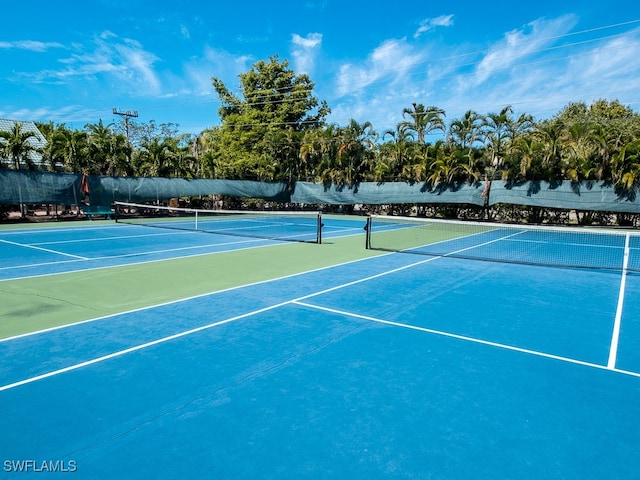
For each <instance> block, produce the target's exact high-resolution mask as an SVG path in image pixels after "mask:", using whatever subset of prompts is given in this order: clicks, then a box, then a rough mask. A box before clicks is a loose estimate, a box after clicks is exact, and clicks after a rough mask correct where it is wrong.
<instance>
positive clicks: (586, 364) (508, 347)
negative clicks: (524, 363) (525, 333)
mask: <svg viewBox="0 0 640 480" xmlns="http://www.w3.org/2000/svg"><path fill="white" fill-rule="evenodd" d="M293 303H294V304H296V305H300V306H303V307H308V308H312V309H315V310H321V311H324V312H329V313H335V314H336V315H344V316H347V317H353V318H359V319H361V320H367V321H369V322H375V323H382V324H384V325H391V326H394V327H401V328H406V329H409V330H417V331H420V332H425V333H431V334H433V335H439V336H442V337H448V338H455V339H456V340H463V341H465V342H471V343H479V344H481V345H487V346H490V347H495V348H501V349H504V350H511V351H514V352H519V353H525V354H528V355H534V356H537V357H543V358H549V359H552V360H558V361H561V362H565V363H572V364H575V365H582V366H584V367H590V368H595V369H598V370H607V371H614V372H617V373H622V374H624V375H629V376H632V377H639V378H640V373H637V372H630V371H627V370H618V369H616V368H609V367H608V366H605V365H598V364H597V363H591V362H585V361H582V360H576V359H574V358H569V357H563V356H560V355H553V354H550V353H544V352H538V351H536V350H530V349H527V348H521V347H515V346H513V345H506V344H504V343H497V342H491V341H489V340H482V339H479V338H474V337H467V336H465V335H458V334H456V333H450V332H444V331H442V330H434V329H432V328H426V327H419V326H417V325H410V324H407V323H400V322H394V321H390V320H383V319H380V318H375V317H369V316H367V315H360V314H357V313H352V312H346V311H344V310H337V309H335V308H327V307H321V306H319V305H313V304H311V303H306V302H301V301H298V300H295V301H293Z"/></svg>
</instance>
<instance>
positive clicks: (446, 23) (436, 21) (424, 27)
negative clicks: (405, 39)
mask: <svg viewBox="0 0 640 480" xmlns="http://www.w3.org/2000/svg"><path fill="white" fill-rule="evenodd" d="M452 25H453V15H440V16H439V17H434V18H425V19H424V20H422V21H421V22H420V27H418V30H416V32H415V33H414V34H413V38H418V37H420V36H421V35H422V34H423V33H426V32H428V31H429V30H433V29H434V28H436V27H450V26H452Z"/></svg>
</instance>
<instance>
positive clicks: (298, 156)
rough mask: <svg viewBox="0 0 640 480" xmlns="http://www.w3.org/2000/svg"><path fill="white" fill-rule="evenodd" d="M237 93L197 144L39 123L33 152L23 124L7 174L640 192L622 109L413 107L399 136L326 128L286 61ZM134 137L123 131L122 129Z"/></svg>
mask: <svg viewBox="0 0 640 480" xmlns="http://www.w3.org/2000/svg"><path fill="white" fill-rule="evenodd" d="M239 78H240V87H239V92H240V93H239V94H234V93H232V92H231V90H230V89H229V88H228V87H227V86H226V85H225V84H224V83H223V82H222V81H221V80H219V79H217V78H215V77H214V78H213V79H212V85H213V87H214V89H215V90H216V92H217V94H218V96H219V98H220V101H221V107H220V108H219V110H218V116H219V118H220V125H218V126H216V127H212V128H209V129H206V130H204V131H202V132H201V133H200V134H199V135H192V134H181V133H179V126H178V125H176V124H171V123H169V124H160V125H157V124H156V123H155V122H153V121H152V122H149V123H146V124H145V123H137V122H133V121H129V122H128V123H126V125H125V123H124V122H120V123H112V124H105V123H103V121H102V120H100V121H99V122H98V123H97V124H87V125H86V126H85V127H84V129H82V130H74V129H70V128H68V127H67V126H65V125H64V124H57V125H56V124H54V123H53V122H50V123H37V126H38V128H39V130H40V131H41V132H42V134H43V135H44V136H45V138H46V140H47V142H46V146H45V147H44V148H43V149H42V150H40V151H38V152H37V153H39V155H40V156H41V158H42V160H41V161H40V162H39V163H37V164H36V163H35V162H34V161H33V160H32V158H33V157H32V155H30V154H31V153H33V151H34V147H33V146H31V144H30V142H29V138H30V137H31V136H33V135H34V134H33V133H31V132H26V131H24V130H23V129H22V128H21V125H20V123H19V122H18V123H16V124H15V126H14V128H13V129H12V131H0V160H1V161H0V167H2V168H29V169H46V170H51V171H66V172H76V173H79V172H83V173H88V174H99V175H109V176H159V177H183V178H224V179H252V180H262V181H284V182H294V181H314V182H325V183H329V182H331V183H334V184H336V185H351V184H355V183H358V182H362V181H373V182H425V183H428V184H431V185H434V186H435V185H438V184H440V183H445V184H449V183H455V182H469V183H474V182H478V181H481V180H483V179H486V178H489V179H502V180H507V181H526V180H546V181H561V180H569V181H583V180H600V181H607V182H611V183H613V184H615V185H616V186H617V187H619V188H623V189H634V188H636V187H637V186H638V185H640V157H639V155H640V115H638V114H637V113H636V112H634V111H633V110H632V109H631V108H630V107H627V106H625V105H623V104H621V103H620V102H619V101H618V100H606V99H600V100H597V101H595V102H593V103H592V104H590V105H587V104H586V103H584V102H572V103H569V104H568V105H566V106H565V107H564V108H562V109H561V110H560V111H559V112H558V113H557V114H556V115H554V116H553V117H551V118H548V119H544V120H536V119H534V117H533V116H531V115H528V114H515V113H514V110H513V108H512V107H511V106H505V107H503V108H501V109H500V110H497V111H495V112H488V113H479V112H475V111H473V110H469V111H467V112H466V113H464V114H463V115H462V116H461V117H460V118H452V119H448V118H447V116H446V112H445V111H444V110H443V109H441V108H438V107H437V106H425V104H424V103H419V102H415V103H413V104H412V105H410V106H407V107H406V108H404V109H403V110H402V112H401V118H402V120H401V121H399V122H398V123H397V124H396V126H395V127H394V128H392V129H387V130H384V131H377V130H376V129H375V128H374V125H372V123H371V122H369V121H366V120H365V121H358V120H355V119H351V120H349V121H348V122H347V124H346V125H337V124H334V123H330V122H328V121H327V117H328V116H329V114H330V113H331V110H330V108H329V106H328V104H327V102H326V101H321V100H319V99H318V98H317V97H316V96H315V95H314V93H313V91H314V88H315V84H314V83H313V82H312V81H311V79H310V78H309V77H308V76H307V75H306V74H300V75H298V74H296V73H295V72H294V71H293V70H292V69H291V68H290V66H289V63H288V62H287V61H286V60H284V61H280V60H279V59H278V57H277V56H274V57H271V58H269V59H268V60H262V61H259V62H256V63H255V64H254V65H253V66H252V67H251V69H250V70H249V71H248V72H246V73H243V74H240V75H239ZM125 127H126V128H125Z"/></svg>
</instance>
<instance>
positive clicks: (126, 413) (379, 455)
mask: <svg viewBox="0 0 640 480" xmlns="http://www.w3.org/2000/svg"><path fill="white" fill-rule="evenodd" d="M322 223H323V225H324V226H323V227H322V237H323V242H322V243H321V244H313V243H305V242H290V241H279V240H269V239H259V238H254V237H243V236H229V235H219V234H216V233H202V232H188V231H181V230H167V231H164V230H162V229H155V228H149V227H148V226H141V225H123V224H113V223H112V222H93V223H92V224H88V223H84V224H82V226H71V227H68V226H65V227H47V228H35V229H6V230H0V262H1V264H0V275H2V277H1V278H0V280H1V281H0V290H2V292H3V293H2V298H3V300H2V302H1V303H0V323H2V329H1V330H0V335H1V336H2V337H3V338H2V340H0V357H1V358H2V359H3V361H2V364H1V366H0V409H1V410H2V416H1V417H0V429H1V430H2V432H3V433H4V434H3V435H2V436H1V439H0V455H1V456H2V460H3V471H2V473H1V474H0V478H19V477H21V476H22V475H23V474H24V473H25V472H30V473H33V472H36V471H37V472H39V473H40V475H44V476H43V477H42V478H47V476H50V477H55V478H58V477H60V476H61V475H63V474H64V473H66V472H69V473H71V472H73V474H74V476H75V477H77V478H118V477H120V478H232V479H238V478H274V479H275V478H277V479H281V478H363V479H364V478H366V479H371V478H420V479H426V478H434V479H468V478H491V479H496V478H501V479H502V478H504V479H506V478H509V479H511V478H549V479H552V478H553V479H557V478H581V479H591V478H593V479H601V478H617V479H632V478H638V477H639V476H640V457H639V456H638V455H637V452H638V449H639V447H640V431H638V429H637V425H639V424H640V413H639V410H638V408H637V405H638V404H640V275H638V272H637V270H636V269H635V267H633V266H634V265H638V258H639V257H640V252H639V251H638V245H637V244H636V243H635V238H631V239H630V240H629V239H628V237H622V238H623V239H625V238H626V240H623V241H620V238H621V237H619V236H617V235H614V236H612V238H611V242H610V243H608V244H606V245H605V244H603V243H602V242H600V241H598V242H591V243H590V242H579V245H578V242H576V241H575V240H571V241H570V242H567V241H565V240H560V242H561V244H562V245H564V247H562V249H561V250H562V251H564V250H571V251H575V250H576V249H577V250H579V251H580V253H579V254H578V255H577V256H578V257H585V258H596V257H598V258H603V259H604V260H603V261H602V262H600V263H598V264H593V265H579V266H574V267H557V266H555V267H554V266H543V265H539V264H537V263H538V262H536V261H532V259H531V257H526V258H524V259H523V257H522V256H521V255H522V254H521V253H518V254H517V255H516V257H518V258H515V257H509V258H507V259H504V258H498V259H499V260H500V261H486V260H479V259H477V258H473V257H472V256H470V254H469V252H472V251H473V250H474V247H478V248H479V249H483V250H485V251H484V253H483V256H484V255H486V256H487V257H488V256H489V255H495V254H496V253H495V252H499V251H501V249H500V248H496V247H498V246H500V245H502V246H503V249H504V248H506V247H504V245H507V244H508V245H511V244H512V243H514V242H511V241H510V242H507V241H506V240H507V239H514V238H517V239H518V240H522V239H527V238H529V239H530V243H529V244H525V243H526V242H523V241H520V242H519V243H518V248H521V246H524V249H523V250H518V251H519V252H522V251H526V252H530V251H531V249H532V248H533V247H532V245H534V247H535V248H534V249H535V250H536V251H539V253H540V255H543V251H544V250H545V242H547V241H548V237H539V236H533V234H532V232H528V231H525V232H524V233H523V234H522V235H518V236H517V237H514V235H513V234H514V232H511V231H510V232H508V233H504V232H501V231H499V230H497V229H485V230H483V231H482V232H480V233H478V232H474V233H473V234H469V235H462V234H460V233H457V234H452V235H450V236H449V237H450V238H444V236H443V235H442V234H441V233H438V234H437V238H438V240H437V242H433V244H434V245H437V248H435V249H434V250H430V251H422V252H418V253H420V254H409V253H401V252H395V251H393V247H392V246H391V245H390V244H387V243H385V242H386V240H385V238H386V237H385V232H391V233H392V234H393V235H391V236H389V235H388V237H389V238H392V239H393V240H394V241H395V239H394V236H395V235H396V234H400V232H401V231H402V230H403V229H404V228H405V226H404V225H397V224H393V223H390V224H389V225H384V226H383V228H381V230H380V234H381V235H380V236H379V237H377V236H376V234H375V233H374V234H373V235H372V238H371V243H372V244H373V245H372V246H373V247H374V248H372V249H365V243H366V242H365V232H364V225H365V218H364V217H330V216H326V217H323V219H322ZM396 230H397V232H396ZM411 231H413V230H411ZM368 232H369V233H371V230H370V229H369V230H368ZM405 233H406V234H401V235H402V236H400V238H404V239H406V238H410V237H411V234H410V233H409V232H408V231H407V232H405ZM590 238H594V237H590ZM378 239H380V240H378ZM502 240H505V241H502ZM378 241H380V242H381V243H380V244H378V243H377V242H378ZM567 243H569V244H571V243H574V244H575V245H574V246H573V247H567V246H566V245H567ZM523 244H525V245H523ZM378 245H379V246H378ZM487 245H489V246H490V249H489V250H486V249H485V246H487ZM557 245H558V243H557V240H556V243H555V244H554V246H549V247H548V248H547V250H549V251H550V252H551V253H550V255H549V258H551V261H555V260H556V259H557V258H558V257H559V256H561V257H564V254H562V255H560V254H559V253H558V246H557ZM589 246H590V247H592V248H588V247H589ZM399 248H400V249H412V250H415V249H416V248H417V244H416V242H415V241H413V240H412V241H408V242H406V244H402V242H401V245H400V247H399ZM509 248H510V249H511V247H509ZM602 251H606V254H601V253H598V252H602ZM461 252H464V253H463V254H460V253H461ZM472 258H473V259H472ZM540 263H543V262H540ZM69 323H72V324H70V325H67V324H69ZM54 470H55V471H54Z"/></svg>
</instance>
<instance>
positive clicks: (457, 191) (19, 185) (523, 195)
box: [0, 169, 640, 213]
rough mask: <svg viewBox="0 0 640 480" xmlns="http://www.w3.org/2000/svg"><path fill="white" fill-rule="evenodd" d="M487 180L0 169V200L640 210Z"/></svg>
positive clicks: (628, 194) (602, 196)
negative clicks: (352, 181)
mask: <svg viewBox="0 0 640 480" xmlns="http://www.w3.org/2000/svg"><path fill="white" fill-rule="evenodd" d="M488 187H489V185H487V183H486V182H477V183H474V184H473V185H469V184H467V183H461V184H453V185H444V186H436V187H433V186H429V185H426V184H424V183H405V182H389V183H375V182H362V183H359V184H357V185H353V186H336V185H333V184H331V185H325V184H322V183H311V182H296V183H295V185H294V186H293V187H291V186H290V185H288V184H287V183H283V182H257V181H251V180H214V179H184V178H156V177H152V178H146V177H102V176H99V175H88V176H83V175H82V174H72V173H52V172H41V171H25V170H19V171H16V170H10V169H2V170H0V204H4V205H20V204H53V203H56V204H61V205H80V204H81V203H82V202H83V201H84V202H86V203H90V204H91V205H92V206H109V205H111V204H112V203H113V202H114V201H122V202H135V203H144V202H156V201H160V202H163V201H166V200H168V199H170V198H180V197H199V196H207V195H226V196H230V197H242V198H256V199H263V200H267V201H273V202H279V203H298V204H331V205H355V204H364V205H384V204H403V203H404V204H460V205H464V204H466V205H477V206H483V205H489V206H493V205H497V204H511V205H526V206H538V207H547V208H560V209H575V210H592V211H607V212H627V213H640V199H639V198H638V196H637V189H633V190H620V189H618V188H616V187H615V186H614V185H612V184H611V183H607V182H591V181H584V182H579V183H578V182H570V181H564V182H563V181H559V182H542V181H528V182H504V181H500V180H496V181H493V182H491V184H490V188H488Z"/></svg>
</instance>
